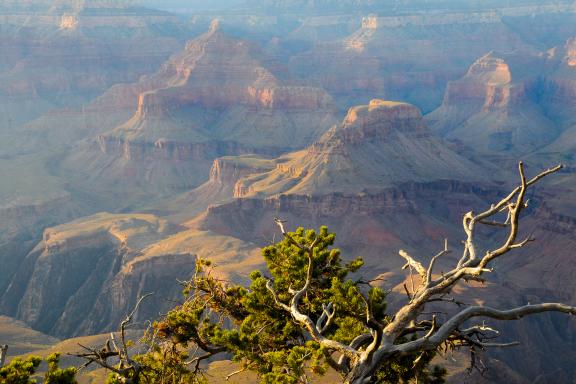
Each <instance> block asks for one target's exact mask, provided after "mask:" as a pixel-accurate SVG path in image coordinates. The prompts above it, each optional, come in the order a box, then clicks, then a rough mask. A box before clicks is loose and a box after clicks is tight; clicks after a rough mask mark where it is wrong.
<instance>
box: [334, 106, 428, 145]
mask: <svg viewBox="0 0 576 384" xmlns="http://www.w3.org/2000/svg"><path fill="white" fill-rule="evenodd" d="M393 132H402V134H404V135H407V136H412V137H422V136H426V135H428V129H427V128H426V125H425V124H424V122H423V120H422V113H421V112H420V110H419V109H418V108H416V107H415V106H413V105H411V104H408V103H402V102H396V101H385V100H378V99H374V100H371V101H370V104H368V105H361V106H356V107H352V108H350V109H349V110H348V114H347V115H346V118H345V119H344V121H343V122H342V124H341V125H340V126H339V127H338V128H336V130H334V133H333V135H334V138H338V139H340V140H342V141H343V142H344V143H347V144H357V143H361V142H364V141H365V140H367V139H373V140H374V139H375V140H389V139H390V134H391V133H393Z"/></svg>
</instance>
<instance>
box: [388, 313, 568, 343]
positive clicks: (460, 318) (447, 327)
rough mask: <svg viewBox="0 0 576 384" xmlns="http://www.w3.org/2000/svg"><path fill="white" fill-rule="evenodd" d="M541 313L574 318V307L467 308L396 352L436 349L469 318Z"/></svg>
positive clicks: (500, 317)
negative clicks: (563, 314) (431, 332)
mask: <svg viewBox="0 0 576 384" xmlns="http://www.w3.org/2000/svg"><path fill="white" fill-rule="evenodd" d="M542 312H562V313H567V314H570V315H573V316H576V307H572V306H569V305H565V304H560V303H542V304H532V305H525V306H522V307H518V308H514V309H509V310H504V311H502V310H498V309H494V308H490V307H481V306H474V307H468V308H466V309H464V310H462V311H461V312H459V313H458V314H456V315H454V316H453V317H452V318H450V319H449V320H448V321H446V322H445V323H444V324H443V325H442V326H440V327H439V328H438V331H436V332H435V333H434V334H433V335H431V336H430V337H428V338H427V337H422V338H420V339H418V340H415V341H411V342H408V343H404V344H400V345H398V346H397V352H400V353H403V354H407V353H410V352H413V351H418V350H422V349H427V350H433V349H436V348H437V347H438V346H440V344H442V343H443V342H444V341H445V340H446V339H448V337H450V335H451V334H452V333H453V332H454V331H456V330H457V329H458V327H460V326H461V325H462V324H464V323H465V322H466V321H467V320H469V319H471V318H475V317H489V318H492V319H497V320H518V319H521V318H522V317H524V316H527V315H532V314H536V313H542Z"/></svg>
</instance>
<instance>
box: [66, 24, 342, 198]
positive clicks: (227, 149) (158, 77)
mask: <svg viewBox="0 0 576 384" xmlns="http://www.w3.org/2000/svg"><path fill="white" fill-rule="evenodd" d="M269 67H272V69H268V68H269ZM274 69H275V67H274V63H273V62H269V61H268V59H267V58H266V57H265V56H264V55H263V54H261V53H260V52H259V50H258V48H257V47H256V46H255V45H253V44H252V43H249V42H246V41H242V40H236V39H232V38H230V37H228V36H226V35H225V34H224V33H222V32H220V31H219V29H218V26H217V23H214V24H213V25H212V27H211V30H210V31H209V32H207V33H206V34H204V35H202V36H201V37H199V38H197V39H195V40H192V41H190V42H189V43H188V44H187V46H186V49H185V50H184V51H183V52H181V53H179V54H177V55H175V56H173V57H172V58H171V59H170V61H168V62H167V63H165V64H164V65H163V66H162V68H161V69H160V71H159V72H157V73H156V74H154V75H151V76H147V77H144V78H142V79H141V81H140V82H139V83H136V84H133V85H123V86H117V87H114V88H113V89H111V90H110V91H109V92H107V93H106V94H104V95H103V96H102V97H100V98H99V100H97V102H95V103H102V104H103V105H106V104H108V103H114V102H115V101H116V100H128V102H129V103H132V105H134V111H133V116H132V117H131V118H129V119H128V120H127V121H125V122H123V123H122V124H119V125H118V126H117V127H110V128H111V129H110V130H109V131H107V132H103V133H101V134H100V135H98V136H97V137H96V139H94V140H88V141H86V142H85V143H83V144H82V145H80V146H78V149H75V150H73V151H72V153H71V154H70V156H68V157H67V158H65V159H64V161H63V162H62V163H61V166H62V171H63V172H67V173H69V174H71V175H73V177H74V178H75V180H76V181H77V182H78V183H79V184H80V185H82V187H83V188H90V189H91V190H99V189H102V188H109V187H108V186H109V185H114V184H119V185H118V186H119V187H121V188H125V189H126V191H127V192H128V193H130V194H131V193H132V192H134V191H137V189H138V188H142V187H144V186H146V187H147V188H146V189H142V192H144V193H148V194H150V193H153V194H155V195H156V196H155V197H158V196H159V195H160V196H161V195H162V194H164V195H166V194H170V193H174V192H175V191H178V190H183V189H184V188H187V187H188V188H189V187H192V186H195V185H197V184H199V183H200V182H201V181H202V180H205V178H206V177H207V176H208V171H209V168H210V164H211V163H212V161H213V159H214V158H216V157H218V156H224V155H239V154H244V153H260V154H264V155H276V154H279V153H282V152H284V151H286V150H289V149H294V148H301V147H303V146H305V145H306V144H307V143H309V142H310V141H311V140H313V139H315V138H316V137H318V136H319V135H320V134H321V133H322V132H324V131H325V130H326V129H327V128H328V127H329V126H330V125H332V124H333V122H334V114H335V109H334V107H333V105H332V101H331V97H330V96H329V95H328V94H327V93H326V92H324V91H323V90H321V89H318V88H312V87H307V86H303V85H299V84H298V83H295V82H294V81H290V80H284V79H282V77H281V76H282V73H281V72H280V73H279V74H277V73H274V72H275V71H274ZM96 110H97V111H98V110H99V109H98V107H96ZM101 128H103V127H100V129H101ZM112 128H113V129H112ZM86 176H88V177H86ZM130 188H131V189H130ZM132 197H134V196H132Z"/></svg>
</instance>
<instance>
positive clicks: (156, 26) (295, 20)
mask: <svg viewBox="0 0 576 384" xmlns="http://www.w3.org/2000/svg"><path fill="white" fill-rule="evenodd" d="M153 3H154V2H153V1H148V2H147V4H148V5H150V6H152V5H153ZM156 3H158V2H156ZM240 3H242V4H241V5H240ZM179 4H180V3H179V2H177V1H176V2H170V3H166V4H164V5H162V7H164V8H171V9H178V6H179ZM226 4H227V5H226V6H229V7H230V8H229V9H228V10H227V11H226V12H224V11H222V8H220V11H216V10H207V9H208V8H209V7H208V6H207V5H204V6H202V7H203V8H201V9H199V10H197V11H194V10H193V11H190V10H189V9H188V10H186V11H185V12H184V13H182V14H180V15H179V16H177V15H174V14H172V13H169V12H168V11H166V10H164V11H158V10H153V9H148V8H143V7H141V6H139V5H137V4H131V3H130V2H109V1H103V2H100V1H59V2H48V1H40V0H33V1H32V0H31V1H26V2H16V1H7V2H3V4H1V5H0V37H1V39H0V51H1V52H2V55H1V56H0V217H1V218H2V221H1V223H0V265H2V267H1V269H0V315H5V316H9V317H10V318H11V319H10V320H7V318H3V319H2V320H3V322H0V335H2V329H4V328H3V327H4V325H2V324H7V325H6V326H5V327H6V328H7V327H13V326H17V328H18V329H19V331H18V332H21V333H22V334H23V335H30V334H31V333H30V332H32V331H30V330H29V329H27V328H26V326H25V325H24V324H22V323H18V322H16V320H12V319H18V321H23V322H25V323H26V325H27V326H29V327H32V328H33V329H34V330H35V331H40V332H42V333H43V334H48V335H50V336H45V335H43V336H42V337H41V336H40V334H33V335H32V336H31V338H32V339H33V340H37V341H38V344H42V343H44V344H54V343H55V342H56V340H55V339H53V338H51V337H57V338H59V339H65V338H69V337H74V336H85V335H96V334H99V333H102V332H109V331H111V330H114V329H116V328H117V327H118V324H119V322H120V321H121V320H122V319H123V318H124V316H126V314H127V313H128V312H129V311H130V310H131V308H132V307H133V305H134V303H135V301H136V300H137V298H138V297H140V296H142V295H143V294H145V293H148V292H154V293H155V294H154V296H152V297H151V298H150V299H148V300H147V301H146V305H144V306H142V308H141V310H140V311H139V312H138V314H137V317H136V321H137V322H142V323H143V322H145V321H147V320H152V319H155V318H157V317H158V315H159V313H164V312H166V310H168V309H169V308H171V307H172V306H173V303H174V301H178V300H179V299H180V297H181V292H180V291H181V286H180V285H179V284H178V281H185V280H186V279H188V278H190V276H191V274H192V273H193V272H194V263H195V261H196V260H197V259H198V258H207V259H210V260H212V261H214V262H215V264H216V271H217V273H218V274H219V275H220V276H221V277H222V278H223V279H227V280H230V281H234V282H239V283H244V282H246V281H247V280H248V275H249V273H250V272H251V271H252V270H255V269H259V268H261V267H262V266H263V259H262V257H261V254H260V248H261V247H262V246H265V245H268V244H270V243H272V242H274V241H277V240H278V239H279V236H280V234H279V232H278V230H277V228H276V227H275V226H274V224H273V219H274V218H275V217H280V218H282V219H285V220H287V226H288V228H290V229H295V228H296V227H298V226H304V227H318V226H320V225H324V224H325V225H328V227H329V228H330V229H331V230H333V231H334V232H335V233H336V234H337V241H336V245H337V246H338V247H340V248H341V249H342V251H343V254H344V255H345V258H346V259H353V258H354V257H356V256H358V255H360V256H362V257H364V259H365V261H366V265H367V268H366V269H367V270H368V271H369V273H370V276H360V277H363V278H366V279H371V278H375V277H381V278H383V279H384V281H383V282H382V285H383V286H384V287H386V288H387V289H390V290H391V292H390V296H389V302H390V306H391V307H392V308H394V307H395V306H398V304H399V303H401V302H402V301H403V300H405V294H404V291H403V288H402V284H403V283H404V282H405V281H406V275H405V274H404V273H403V272H402V270H401V266H402V259H401V258H400V257H398V256H397V253H398V250H399V249H406V250H408V251H409V252H410V253H411V254H414V255H417V256H418V257H421V258H422V259H423V260H428V258H429V257H430V256H432V255H434V254H435V253H437V252H438V250H439V249H440V248H441V247H442V246H443V241H444V239H445V238H448V239H449V242H450V244H451V245H453V246H454V247H455V248H456V247H457V246H458V244H459V242H460V240H461V239H462V238H463V233H462V231H461V219H462V214H463V213H465V212H467V211H468V210H475V211H477V210H479V209H482V208H485V207H487V206H489V204H491V203H493V202H494V201H496V200H498V199H499V198H501V197H502V195H503V194H504V193H505V192H506V191H507V190H509V189H510V188H511V187H513V185H515V184H516V183H517V175H516V172H515V170H516V164H517V161H518V160H524V161H525V163H526V166H527V169H528V171H529V173H530V174H534V173H536V172H537V171H538V170H540V169H542V168H546V167H549V166H552V165H555V164H556V163H565V165H566V167H565V168H564V170H563V171H562V173H560V174H558V175H556V176H554V177H551V178H550V179H549V180H546V182H545V183H543V184H542V186H541V187H539V188H538V189H537V190H536V192H535V193H534V195H533V196H531V197H530V208H529V210H528V212H527V215H526V217H525V218H523V220H524V222H523V223H522V225H523V228H524V229H523V230H524V231H526V233H534V234H535V237H536V238H537V241H536V242H534V243H533V244H530V246H529V247H527V248H526V249H523V250H521V251H520V252H518V253H517V254H513V255H510V258H506V259H504V260H503V261H502V263H499V264H498V265H497V269H498V272H497V273H496V274H494V276H492V277H491V279H490V280H489V281H488V283H487V284H486V285H485V286H483V287H475V286H474V285H465V284H463V285H461V286H459V287H458V292H459V293H461V295H462V297H463V298H464V300H467V301H469V302H478V301H479V300H482V303H486V304H487V305H491V306H496V307H502V308H504V307H509V306H513V305H520V304H525V303H526V302H540V301H550V300H557V301H563V302H567V303H574V300H576V296H574V292H576V291H575V290H574V284H573V283H572V282H573V281H574V276H575V273H576V271H575V270H574V269H573V268H571V267H569V266H571V265H572V264H573V260H574V255H573V254H572V250H573V249H575V248H574V247H575V244H574V231H575V230H576V200H574V197H573V196H574V192H576V184H575V183H576V179H575V176H574V175H575V173H574V170H575V169H576V168H575V167H574V164H573V156H574V149H575V146H576V144H575V143H576V141H575V140H576V133H575V132H576V121H575V120H574V112H575V106H576V105H575V104H574V100H575V99H574V96H575V95H576V22H575V21H576V9H575V8H574V4H573V3H572V2H564V1H559V2H556V3H555V4H554V5H550V4H549V3H547V2H543V1H536V0H535V1H510V2H507V5H506V7H503V6H500V5H498V4H497V3H496V2H492V1H486V2H453V1H440V0H439V1H432V2H426V4H424V2H422V1H416V0H414V1H407V2H394V6H388V5H387V6H386V7H384V6H382V5H380V4H376V3H375V2H372V1H338V2H330V4H328V2H323V1H283V2H276V1H266V2H257V4H255V3H254V2H246V3H244V2H240V1H237V2H236V1H231V2H228V3H226ZM246 4H248V5H249V6H251V7H252V8H250V7H249V6H247V5H246ZM156 5H157V4H156ZM199 7H200V6H199ZM221 7H225V6H224V5H222V4H221ZM195 12H196V13H195ZM183 15H185V16H183ZM190 15H192V16H190ZM216 19H217V20H216ZM497 239H498V237H497V236H496V235H495V234H494V233H493V232H491V231H485V232H482V236H481V238H480V239H479V241H481V242H482V244H485V245H486V246H489V245H490V244H493V243H494V242H495V241H497ZM456 258H457V256H456V255H450V256H448V257H446V258H445V259H442V260H440V261H439V266H438V268H439V269H447V268H448V267H449V266H450V265H452V264H454V263H455V262H457V260H456ZM10 329H12V328H10ZM503 332H504V333H505V334H506V335H507V336H508V337H509V338H510V339H517V340H520V341H521V343H522V345H521V346H520V347H518V348H515V349H511V350H506V351H495V352H490V353H489V354H488V355H487V356H486V359H487V360H489V361H490V364H494V366H495V367H499V368H498V369H499V370H500V371H501V372H506V375H503V376H502V377H499V378H495V377H494V376H493V375H492V376H490V375H491V371H490V369H489V370H488V371H487V373H486V375H487V376H486V377H485V378H482V377H480V376H478V375H476V376H472V377H469V376H467V375H465V374H464V373H462V374H460V373H458V375H459V376H458V375H457V376H454V378H453V379H451V380H453V381H452V382H475V383H482V382H515V383H529V382H533V378H535V377H536V378H537V377H541V379H540V380H541V382H557V383H570V382H571V381H572V380H573V379H574V377H576V371H575V368H574V367H573V364H572V362H573V361H574V359H575V358H576V355H575V352H574V348H573V346H574V343H576V331H575V330H574V326H573V322H572V323H570V320H569V319H566V318H564V317H561V316H552V315H550V316H548V315H546V316H541V317H538V318H532V319H529V320H523V321H521V322H514V323H511V324H506V325H505V327H504V328H503ZM0 341H1V340H0ZM35 342H36V341H35ZM535 351H539V353H537V352H535ZM456 368H457V367H455V369H456ZM460 368H461V367H460ZM456 370H457V369H456ZM458 372H460V371H458ZM490 380H491V381H490Z"/></svg>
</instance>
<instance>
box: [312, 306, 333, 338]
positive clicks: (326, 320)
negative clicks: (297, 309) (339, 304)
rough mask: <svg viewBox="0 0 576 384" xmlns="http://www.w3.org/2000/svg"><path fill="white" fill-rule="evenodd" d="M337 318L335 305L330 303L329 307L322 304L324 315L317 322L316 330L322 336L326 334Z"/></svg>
mask: <svg viewBox="0 0 576 384" xmlns="http://www.w3.org/2000/svg"><path fill="white" fill-rule="evenodd" d="M335 316H336V308H334V304H333V303H331V302H330V303H328V305H325V304H322V315H321V316H320V317H319V318H318V321H316V329H317V330H318V332H320V334H322V333H324V332H326V330H327V329H328V328H329V327H330V325H332V321H333V320H334V317H335Z"/></svg>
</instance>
